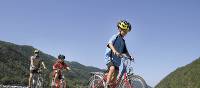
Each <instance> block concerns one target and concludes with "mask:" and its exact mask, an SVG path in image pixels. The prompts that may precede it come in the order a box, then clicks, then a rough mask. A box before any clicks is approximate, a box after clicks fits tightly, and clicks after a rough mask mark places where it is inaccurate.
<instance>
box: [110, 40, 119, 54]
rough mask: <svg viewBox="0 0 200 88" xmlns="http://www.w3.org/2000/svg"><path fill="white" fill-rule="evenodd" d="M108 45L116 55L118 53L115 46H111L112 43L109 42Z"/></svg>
mask: <svg viewBox="0 0 200 88" xmlns="http://www.w3.org/2000/svg"><path fill="white" fill-rule="evenodd" d="M108 46H109V47H110V49H111V50H112V52H113V53H114V54H115V55H117V56H119V55H120V53H119V52H118V51H117V50H116V49H115V47H114V46H113V44H112V43H109V44H108Z"/></svg>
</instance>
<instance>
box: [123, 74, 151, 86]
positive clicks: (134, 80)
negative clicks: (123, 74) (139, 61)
mask: <svg viewBox="0 0 200 88" xmlns="http://www.w3.org/2000/svg"><path fill="white" fill-rule="evenodd" d="M128 78H129V80H128V81H127V82H126V81H125V80H122V83H121V87H122V88H147V84H146V82H145V80H144V79H143V78H142V77H140V76H138V75H131V76H129V77H128Z"/></svg>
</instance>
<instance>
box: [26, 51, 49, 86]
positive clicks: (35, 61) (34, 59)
mask: <svg viewBox="0 0 200 88" xmlns="http://www.w3.org/2000/svg"><path fill="white" fill-rule="evenodd" d="M30 61H31V64H30V77H29V86H28V87H29V88H30V87H31V85H32V84H31V83H32V78H33V74H37V73H38V70H39V68H40V65H41V64H42V66H43V68H44V69H47V68H46V66H45V64H44V62H43V59H42V58H40V56H39V50H35V51H34V55H33V56H31V57H30Z"/></svg>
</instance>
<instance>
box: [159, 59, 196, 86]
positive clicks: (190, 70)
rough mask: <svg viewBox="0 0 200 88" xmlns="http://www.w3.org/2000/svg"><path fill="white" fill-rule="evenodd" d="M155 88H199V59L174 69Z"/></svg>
mask: <svg viewBox="0 0 200 88" xmlns="http://www.w3.org/2000/svg"><path fill="white" fill-rule="evenodd" d="M155 88H200V58H198V59H197V60H195V61H193V62H192V63H191V64H188V65H186V66H184V67H181V68H178V69H176V70H175V71H174V72H172V73H170V74H169V75H168V76H167V77H165V78H164V79H163V80H162V81H161V82H160V83H159V84H158V85H157V86H156V87H155Z"/></svg>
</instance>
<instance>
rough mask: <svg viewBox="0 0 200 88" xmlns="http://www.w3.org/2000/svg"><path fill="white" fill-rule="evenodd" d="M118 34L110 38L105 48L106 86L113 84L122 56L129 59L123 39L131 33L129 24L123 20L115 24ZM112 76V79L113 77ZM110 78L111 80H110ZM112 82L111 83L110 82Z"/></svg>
mask: <svg viewBox="0 0 200 88" xmlns="http://www.w3.org/2000/svg"><path fill="white" fill-rule="evenodd" d="M117 27H118V31H119V32H118V34H115V35H113V36H112V37H111V39H110V40H109V42H108V44H107V48H106V57H105V58H106V62H107V64H106V65H107V67H108V73H107V82H106V83H107V85H108V86H110V85H112V82H115V80H116V78H117V75H118V73H119V66H120V65H121V57H122V54H126V55H127V56H129V57H131V56H130V54H129V52H128V50H127V48H126V43H125V40H124V37H125V36H126V34H127V33H128V32H130V31H131V24H130V23H129V22H127V21H125V20H121V21H119V22H118V23H117ZM113 75H114V77H113ZM111 78H112V79H111ZM111 81H112V82H111Z"/></svg>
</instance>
